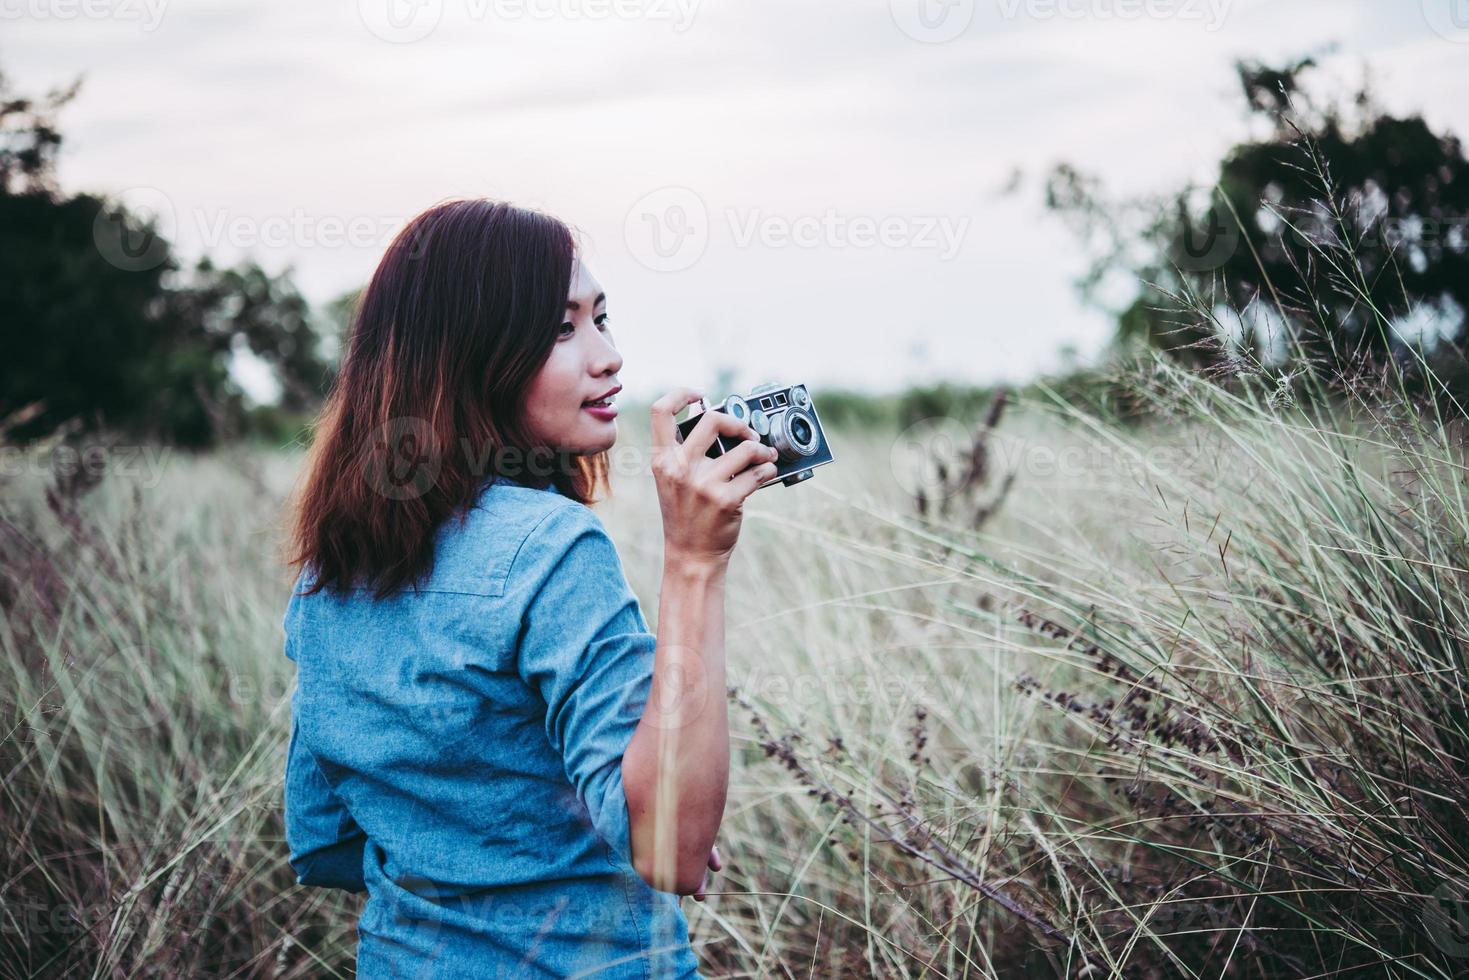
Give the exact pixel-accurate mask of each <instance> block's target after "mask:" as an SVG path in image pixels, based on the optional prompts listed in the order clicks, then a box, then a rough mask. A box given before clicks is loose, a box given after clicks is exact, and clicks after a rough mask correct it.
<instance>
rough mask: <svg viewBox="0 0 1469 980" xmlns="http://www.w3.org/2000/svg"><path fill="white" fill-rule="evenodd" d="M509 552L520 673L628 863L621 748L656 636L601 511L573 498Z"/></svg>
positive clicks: (571, 775)
mask: <svg viewBox="0 0 1469 980" xmlns="http://www.w3.org/2000/svg"><path fill="white" fill-rule="evenodd" d="M515 562H516V564H517V565H519V566H521V567H520V569H519V570H518V571H517V572H516V576H517V580H519V581H523V582H525V583H526V588H527V589H528V590H529V599H528V602H527V603H526V606H525V614H524V618H523V620H522V623H521V633H520V637H519V641H518V648H517V664H518V670H519V673H520V676H521V678H522V679H523V680H524V681H525V682H526V684H527V685H529V686H530V687H531V688H532V689H533V690H535V691H536V692H537V693H539V695H540V697H541V699H542V700H543V701H544V702H545V705H546V736H547V738H548V739H549V740H550V742H551V745H552V746H553V747H554V748H555V749H556V750H557V752H559V753H560V755H561V757H562V760H563V762H564V764H565V770H566V776H567V779H568V780H569V781H570V782H571V785H572V787H573V788H574V789H575V791H576V794H577V797H578V798H579V799H580V800H581V802H582V804H583V805H584V806H585V807H586V808H587V811H588V813H589V814H590V816H591V820H592V826H593V827H594V828H595V830H596V832H597V834H598V835H599V836H600V837H601V838H602V839H603V840H604V841H606V842H607V844H608V845H609V846H610V847H611V849H612V850H613V852H614V853H615V854H617V855H618V856H619V857H620V858H621V859H622V861H624V862H626V863H627V864H628V865H631V863H632V845H631V842H630V835H629V827H628V813H627V797H626V794H625V792H624V789H623V784H622V756H623V753H624V752H625V751H626V749H627V745H628V742H629V741H631V739H632V736H633V732H634V731H635V730H636V729H637V726H638V722H639V720H640V719H641V718H642V714H643V707H644V705H645V704H646V703H647V697H648V690H649V687H650V685H651V681H652V673H653V654H654V650H655V647H656V644H657V638H656V637H655V636H654V635H653V634H652V633H650V632H649V631H648V626H647V623H646V621H645V620H644V618H643V614H642V610H641V608H640V607H639V605H638V600H637V597H636V596H635V595H634V594H633V591H632V588H631V587H630V586H629V585H628V582H627V578H626V575H625V574H624V571H623V567H622V562H621V559H620V558H619V557H618V555H617V549H616V548H615V547H614V545H613V543H612V540H611V538H610V537H609V536H608V535H607V532H606V530H605V528H604V527H603V525H602V522H601V520H600V519H599V518H598V517H597V516H596V515H595V514H594V513H592V511H591V510H590V509H588V508H587V507H585V506H583V505H581V504H573V505H570V506H566V507H562V508H558V509H557V510H555V511H553V512H552V513H551V514H550V515H548V516H547V517H546V518H545V519H544V520H542V521H541V522H540V523H539V524H538V525H537V526H536V527H535V528H534V529H533V530H532V531H531V533H530V534H529V535H528V536H527V538H526V540H525V542H524V544H523V545H522V547H521V549H520V552H519V553H518V554H517V556H516V559H515Z"/></svg>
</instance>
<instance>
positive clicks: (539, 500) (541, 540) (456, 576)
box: [430, 480, 611, 595]
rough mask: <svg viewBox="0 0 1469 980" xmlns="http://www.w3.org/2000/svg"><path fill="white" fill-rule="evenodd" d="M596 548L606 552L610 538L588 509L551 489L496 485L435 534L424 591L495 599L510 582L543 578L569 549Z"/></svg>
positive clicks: (496, 482)
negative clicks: (461, 517)
mask: <svg viewBox="0 0 1469 980" xmlns="http://www.w3.org/2000/svg"><path fill="white" fill-rule="evenodd" d="M593 544H594V545H595V546H596V547H589V545H593ZM600 548H606V549H611V539H610V538H609V537H608V536H607V531H606V527H605V526H604V525H603V523H602V519H601V518H600V517H599V516H598V515H597V514H596V513H595V512H594V511H593V510H592V509H591V508H590V507H588V506H586V505H585V504H582V503H580V502H579V501H576V500H573V499H572V498H570V497H567V496H564V495H563V494H561V493H558V492H557V491H556V490H555V489H552V488H547V489H538V488H535V487H531V486H526V485H523V484H519V483H515V482H512V481H508V480H497V481H494V482H491V483H489V484H488V485H487V486H486V487H485V488H484V489H483V490H482V491H481V493H480V496H479V498H478V500H476V501H475V503H474V505H473V506H472V507H471V508H470V510H469V511H468V513H467V514H466V515H465V518H464V520H463V521H462V522H458V521H454V520H450V521H449V522H447V523H446V525H445V527H444V528H443V529H442V530H441V534H440V537H439V541H438V542H437V546H436V549H435V556H434V571H433V573H432V576H431V578H432V581H431V583H430V588H434V589H439V590H442V591H470V592H475V593H478V594H487V595H501V594H503V593H504V592H505V591H506V590H507V588H509V587H510V586H511V585H512V579H514V580H515V581H517V582H519V581H524V580H526V579H527V578H530V579H536V578H540V577H543V576H544V575H545V574H547V573H548V572H549V571H550V570H551V568H552V567H554V566H555V565H556V564H557V563H559V562H560V560H561V559H562V558H563V557H564V556H566V555H567V553H568V552H570V551H572V550H573V549H575V550H576V551H577V552H578V554H579V555H580V554H581V553H583V552H586V553H591V552H592V551H595V550H599V549H600Z"/></svg>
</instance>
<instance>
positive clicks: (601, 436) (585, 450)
mask: <svg viewBox="0 0 1469 980" xmlns="http://www.w3.org/2000/svg"><path fill="white" fill-rule="evenodd" d="M600 428H601V429H602V431H601V432H600V433H596V434H588V435H587V436H585V437H584V438H582V439H580V440H579V441H578V442H577V447H578V448H576V449H573V450H571V451H572V452H574V453H576V454H577V455H579V456H595V455H596V454H597V453H605V452H606V451H607V450H609V449H611V448H612V447H613V446H614V445H616V444H617V421H616V420H615V419H614V420H613V421H610V422H604V423H602V425H601V426H600Z"/></svg>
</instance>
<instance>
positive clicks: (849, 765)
mask: <svg viewBox="0 0 1469 980" xmlns="http://www.w3.org/2000/svg"><path fill="white" fill-rule="evenodd" d="M1326 257H1327V258H1333V256H1326ZM1342 269H1343V271H1344V272H1349V271H1350V265H1349V260H1347V264H1344V265H1343V266H1342ZM1341 279H1342V281H1343V282H1346V283H1347V284H1348V286H1350V282H1351V279H1350V275H1343V276H1342V277H1341ZM1185 299H1187V297H1185ZM1200 311H1201V314H1204V315H1206V314H1207V313H1208V310H1207V306H1206V305H1202V304H1201V305H1200ZM1118 370H1119V374H1118V377H1117V378H1116V379H1115V380H1114V385H1115V386H1116V388H1117V390H1125V391H1126V392H1127V395H1128V398H1127V405H1128V419H1127V420H1122V419H1119V418H1117V417H1114V416H1112V415H1110V414H1108V412H1106V411H1105V410H1102V409H1082V408H1079V407H1077V406H1076V405H1074V404H1072V403H1071V402H1069V401H1067V400H1065V399H1063V398H1061V397H1059V396H1053V394H1052V393H1051V392H1049V389H1047V388H1046V387H1045V386H1044V385H1041V386H1039V387H1037V388H1035V389H1032V390H1031V391H1030V392H1028V393H1027V394H1026V395H1025V396H1024V397H1021V398H1020V399H1018V402H1017V403H1016V404H1015V405H1014V407H1012V408H1011V409H1010V410H1009V411H1008V413H1007V414H1006V415H1005V416H1004V418H1003V419H1002V420H1000V421H999V422H998V424H997V425H994V424H993V423H994V420H993V419H991V420H988V421H987V422H978V423H977V422H976V420H975V419H971V418H964V419H956V420H951V423H952V424H953V425H964V426H968V425H974V424H978V425H979V426H980V427H981V428H982V429H984V431H985V432H987V436H986V438H987V440H988V442H987V444H986V446H985V451H986V462H987V466H988V469H989V470H990V472H991V476H992V480H993V482H994V484H995V485H996V486H997V487H1002V488H1004V492H1001V493H1000V494H999V495H998V496H997V497H996V498H995V501H998V502H999V506H998V508H997V509H994V508H989V509H985V508H981V509H980V510H979V511H977V510H976V509H975V508H974V507H972V506H965V507H958V508H956V509H955V512H957V513H959V514H963V515H975V514H977V513H980V512H983V513H984V519H983V520H982V521H980V522H979V523H978V524H977V526H976V524H975V522H974V521H973V520H965V521H959V520H950V519H949V518H947V517H943V516H935V515H943V514H945V513H948V512H949V511H948V510H947V509H946V508H943V507H941V506H938V504H939V503H940V501H939V500H937V499H936V498H935V495H936V494H938V495H942V494H943V493H947V492H952V490H951V488H952V484H951V483H949V482H940V483H937V484H925V485H923V486H914V485H913V483H912V482H911V481H912V480H914V479H918V478H920V477H919V475H918V474H916V473H914V472H910V471H909V470H907V469H906V468H905V464H904V462H903V457H902V456H901V454H897V453H894V452H893V446H894V443H895V441H897V440H899V439H900V434H899V433H895V432H892V431H877V430H867V431H856V430H853V431H842V432H837V433H834V434H833V437H832V438H833V442H834V444H835V445H836V446H837V450H838V462H837V463H836V464H835V465H833V466H829V467H825V468H823V469H822V470H821V471H819V473H818V476H817V478H816V479H815V480H813V481H811V482H809V483H806V484H803V485H801V486H800V487H799V488H797V489H794V490H786V489H783V488H774V489H771V490H768V491H764V492H762V493H759V494H757V495H756V496H755V497H754V498H752V500H751V502H750V504H749V506H748V514H747V518H746V529H745V531H744V534H743V537H742V541H741V544H740V547H739V549H738V551H737V552H736V559H735V564H734V566H733V568H732V570H731V575H730V578H729V617H728V622H729V630H728V658H729V677H730V683H731V687H730V692H729V695H730V698H731V700H732V704H733V705H734V707H735V709H736V710H735V711H734V714H733V720H734V724H735V732H734V735H735V739H736V745H737V751H736V753H735V758H734V762H733V774H732V775H733V779H732V787H731V798H730V806H729V809H728V811H727V815H726V819H725V823H724V827H723V830H722V835H721V838H722V839H721V850H722V852H723V853H724V855H725V859H726V869H725V871H724V872H723V873H722V874H720V875H718V876H717V878H716V879H715V881H714V883H713V885H712V887H711V889H710V896H709V901H708V902H707V903H706V904H704V905H697V904H695V903H693V902H686V903H685V905H686V908H687V911H688V913H689V916H690V921H691V923H692V926H693V936H694V941H695V943H696V945H697V946H698V947H699V951H700V956H701V960H702V962H703V965H704V971H705V972H706V974H708V975H711V976H778V977H789V978H792V980H794V978H796V977H804V976H833V975H843V976H874V977H915V978H916V977H929V976H941V977H991V976H994V977H1004V976H1016V975H1020V974H1021V973H1022V971H1023V972H1024V973H1025V974H1027V975H1031V976H1051V975H1056V976H1085V977H1104V976H1117V977H1143V976H1186V977H1226V976H1228V977H1274V976H1336V975H1348V976H1352V975H1356V976H1362V975H1369V976H1392V977H1449V976H1456V975H1459V974H1461V973H1469V969H1466V964H1469V932H1466V931H1465V930H1464V929H1463V928H1462V927H1461V923H1460V918H1459V910H1460V908H1461V904H1462V900H1463V899H1464V898H1466V897H1469V812H1466V803H1465V800H1466V799H1469V786H1466V784H1465V776H1466V772H1469V768H1466V767H1469V762H1466V758H1469V701H1466V687H1465V663H1464V658H1465V652H1466V637H1469V599H1466V589H1465V584H1466V582H1465V577H1466V575H1469V543H1466V537H1469V508H1466V504H1465V493H1466V491H1465V475H1466V460H1465V454H1464V428H1463V422H1462V419H1461V418H1460V417H1459V416H1458V415H1457V414H1450V413H1448V412H1447V411H1446V410H1445V408H1444V404H1443V401H1442V400H1433V401H1430V402H1427V403H1424V404H1419V403H1416V402H1415V401H1414V400H1413V399H1411V398H1410V397H1408V396H1407V395H1406V394H1405V393H1404V392H1403V391H1402V390H1395V389H1394V388H1393V387H1392V386H1390V385H1389V386H1387V387H1381V386H1379V387H1375V388H1370V389H1369V388H1356V389H1352V390H1350V391H1348V392H1347V393H1346V395H1345V396H1342V395H1340V394H1333V393H1330V392H1326V391H1324V390H1316V391H1313V392H1310V393H1311V394H1312V396H1313V397H1312V398H1311V399H1310V400H1309V401H1308V402H1301V403H1297V402H1296V401H1294V394H1295V392H1296V389H1295V388H1293V387H1290V386H1283V385H1281V384H1279V383H1278V381H1277V380H1276V379H1275V378H1273V377H1272V376H1271V374H1270V373H1269V372H1268V371H1266V370H1264V369H1261V368H1260V366H1258V365H1255V366H1251V367H1250V369H1248V370H1243V371H1241V372H1240V373H1239V375H1238V376H1236V377H1233V378H1229V379H1207V378H1201V377H1199V376H1197V375H1194V374H1189V373H1185V372H1183V371H1181V370H1180V369H1179V368H1178V367H1176V366H1175V365H1174V364H1173V363H1171V362H1170V361H1168V360H1166V359H1165V358H1163V357H1161V356H1158V355H1144V356H1142V357H1141V358H1139V359H1137V360H1135V361H1133V362H1130V363H1126V364H1123V365H1121V366H1120V367H1119V369H1118ZM818 401H819V397H818ZM1140 407H1141V408H1143V409H1146V411H1145V412H1142V413H1139V411H1138V409H1139V408H1140ZM1449 407H1453V406H1449ZM632 417H634V418H636V417H637V415H636V413H634V415H633V416H632ZM1139 417H1141V418H1142V419H1143V420H1144V421H1141V422H1139V421H1138V419H1139ZM638 428H639V427H637V426H630V427H627V429H625V439H632V440H637V439H638V437H639V436H642V435H643V433H641V432H639V431H638ZM15 458H16V457H14V456H10V457H7V459H8V460H10V461H12V462H13V461H14V460H15ZM106 458H107V459H108V460H110V461H121V460H122V459H124V457H123V456H121V455H119V454H117V453H113V454H111V455H108V456H106ZM634 458H635V457H634ZM167 463H168V465H167V466H166V468H165V470H164V472H163V474H162V479H161V481H160V482H157V483H156V484H155V483H154V482H153V481H152V480H150V479H145V478H144V475H143V474H141V473H139V472H138V471H137V470H136V469H135V470H133V471H132V472H131V473H128V472H124V471H123V470H122V469H121V468H116V469H113V470H111V471H109V472H108V473H106V474H105V475H104V476H103V478H102V479H101V480H100V481H99V482H98V483H97V485H95V486H91V485H90V482H91V481H87V480H78V479H74V478H64V477H57V476H56V475H54V474H48V473H41V472H30V471H29V470H28V468H27V467H24V466H22V467H19V468H17V467H15V466H8V468H7V470H6V477H5V479H6V486H5V494H4V496H3V498H0V561H3V572H0V614H3V618H0V671H3V675H4V676H3V682H0V708H3V715H0V766H3V770H4V777H5V778H4V783H3V794H4V795H3V799H0V827H3V830H4V862H3V865H0V977H7V978H8V977H86V976H93V977H104V976H105V977H133V976H190V977H194V976H200V977H281V978H286V977H316V976H349V975H350V974H351V958H352V947H353V940H354V936H353V925H354V921H355V915H356V912H357V908H358V902H359V900H358V899H355V898H351V897H347V896H341V895H336V894H327V893H318V892H313V891H311V890H309V889H301V888H298V887H296V886H295V885H294V884H293V878H292V876H291V874H290V872H289V870H288V868H287V866H286V863H285V847H284V844H283V842H282V839H281V838H282V830H281V819H280V809H279V804H280V775H281V766H282V762H283V754H284V747H285V741H286V731H287V728H286V725H287V711H288V706H287V701H288V697H289V691H290V684H291V675H290V671H289V663H288V662H287V661H286V660H285V659H284V657H283V656H282V655H281V652H280V644H281V634H280V616H281V614H282V611H283V609H284V605H285V599H286V595H287V590H288V587H289V579H288V578H287V576H286V574H285V572H284V570H283V569H282V568H281V566H280V563H279V560H278V547H277V544H278V540H279V531H280V528H279V526H278V525H279V520H280V514H281V504H282V501H283V499H284V496H285V494H286V492H287V490H288V489H289V487H290V485H291V482H292V479H293V478H294V475H295V473H296V469H297V467H298V465H299V456H298V455H297V454H295V453H268V452H250V451H233V450H232V451H228V452H223V453H219V454H216V455H212V456H205V457H187V456H183V455H179V454H173V455H171V456H169V457H168V459H167ZM17 469H19V471H20V472H16V470H17ZM615 482H616V485H617V492H616V494H615V495H614V497H613V498H612V499H611V500H609V501H607V502H606V503H605V504H602V505H600V508H601V510H602V512H603V515H604V519H605V520H606V521H607V523H608V525H609V527H610V528H611V530H612V532H613V535H614V537H615V538H616V540H617V541H618V544H619V549H620V552H621V554H622V556H623V560H624V564H625V566H626V568H627V570H628V573H629V575H630V577H631V579H632V581H633V585H634V586H635V588H636V589H637V591H638V592H639V594H640V595H642V596H643V597H644V605H645V608H646V609H647V611H648V612H649V613H650V614H652V613H654V612H656V601H655V596H656V590H657V587H658V582H657V578H656V573H657V570H658V568H659V567H660V545H661V537H660V534H659V521H658V508H657V502H656V497H655V494H654V492H653V487H652V482H651V477H650V476H649V475H648V474H647V473H646V472H645V471H642V470H639V471H635V472H617V473H616V474H615ZM919 491H921V492H922V497H923V499H924V501H925V507H924V509H923V514H920V513H918V512H917V510H916V509H915V506H914V500H915V498H916V497H917V496H918V495H919ZM924 515H927V516H924Z"/></svg>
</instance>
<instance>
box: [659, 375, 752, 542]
mask: <svg viewBox="0 0 1469 980" xmlns="http://www.w3.org/2000/svg"><path fill="white" fill-rule="evenodd" d="M702 397H703V395H701V394H700V393H699V392H697V391H695V390H693V389H692V388H675V389H674V390H672V391H670V392H669V393H668V394H666V395H664V396H663V397H662V398H660V399H658V400H657V401H656V402H654V403H653V408H652V416H653V478H654V480H655V482H656V483H657V485H658V507H659V509H660V510H662V512H663V542H664V558H665V561H666V560H668V559H669V558H672V559H675V560H678V561H681V562H696V563H699V562H703V563H707V564H709V565H711V566H723V565H725V564H727V563H728V562H729V556H730V554H731V553H732V552H733V551H734V546H735V542H736V541H737V540H738V539H739V535H740V521H741V519H742V518H743V516H744V514H743V507H744V503H745V498H746V497H748V496H749V495H750V494H752V493H754V492H755V490H756V489H758V488H759V487H760V485H761V484H763V483H765V482H766V481H767V480H770V479H771V478H772V477H774V476H775V474H776V466H775V458H776V451H775V450H774V449H773V448H771V447H769V446H766V445H763V444H762V443H761V442H760V437H759V436H758V435H756V433H755V430H754V429H752V428H750V426H749V425H748V424H746V423H745V422H741V421H740V420H739V419H737V418H735V417H734V416H733V415H730V414H729V413H728V412H717V411H714V410H712V409H711V410H709V411H707V412H705V413H704V414H703V416H702V417H701V418H700V419H699V421H698V423H697V424H695V426H694V428H693V429H692V430H691V431H690V432H689V434H688V435H687V436H685V437H684V441H683V442H682V443H680V442H679V441H678V426H677V424H676V423H675V422H674V416H675V415H677V414H678V413H679V412H680V411H682V410H683V409H684V408H685V407H687V406H689V405H691V404H693V403H694V402H696V401H698V400H699V399H700V398H702ZM717 435H723V436H733V437H736V438H740V439H744V440H745V441H744V442H742V443H741V444H740V445H739V446H737V447H736V448H734V449H731V450H729V451H727V452H725V453H723V454H722V455H720V456H718V457H716V458H713V459H710V458H709V457H708V456H705V455H704V453H705V452H706V451H707V450H708V449H709V447H710V446H711V445H713V443H714V438H715V436H717Z"/></svg>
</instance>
